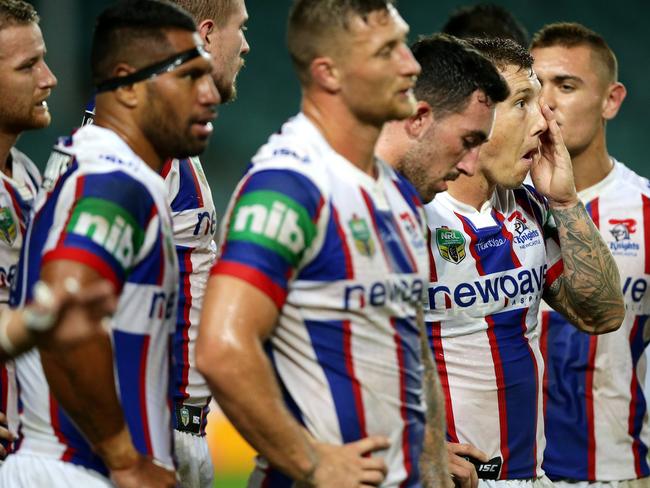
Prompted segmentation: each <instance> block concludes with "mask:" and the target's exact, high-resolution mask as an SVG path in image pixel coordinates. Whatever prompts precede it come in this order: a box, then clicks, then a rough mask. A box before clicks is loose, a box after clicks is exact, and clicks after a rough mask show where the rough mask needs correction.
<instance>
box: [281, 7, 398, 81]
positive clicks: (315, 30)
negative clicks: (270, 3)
mask: <svg viewBox="0 0 650 488" xmlns="http://www.w3.org/2000/svg"><path fill="white" fill-rule="evenodd" d="M392 3H393V0H295V1H294V3H293V5H292V7H291V11H290V12H289V25H288V27H287V45H288V48H289V54H290V55H291V60H292V61H293V65H294V67H295V69H296V72H297V73H298V77H299V78H300V81H301V83H303V84H308V83H309V81H310V80H311V78H310V75H309V65H310V64H311V62H312V61H313V60H314V59H315V58H317V57H318V56H321V55H322V54H323V44H324V42H325V41H326V40H329V39H333V38H335V37H336V36H337V34H338V33H339V32H340V31H347V30H348V28H349V21H350V17H352V16H354V15H356V16H359V17H361V18H362V19H364V20H365V19H366V18H367V17H368V14H370V13H371V12H375V11H377V10H388V6H389V5H391V4H392ZM337 31H338V32H337Z"/></svg>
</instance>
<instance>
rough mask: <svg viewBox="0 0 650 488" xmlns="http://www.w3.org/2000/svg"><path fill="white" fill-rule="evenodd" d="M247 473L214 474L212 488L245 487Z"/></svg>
mask: <svg viewBox="0 0 650 488" xmlns="http://www.w3.org/2000/svg"><path fill="white" fill-rule="evenodd" d="M246 481H248V475H224V474H221V475H215V479H214V488H246Z"/></svg>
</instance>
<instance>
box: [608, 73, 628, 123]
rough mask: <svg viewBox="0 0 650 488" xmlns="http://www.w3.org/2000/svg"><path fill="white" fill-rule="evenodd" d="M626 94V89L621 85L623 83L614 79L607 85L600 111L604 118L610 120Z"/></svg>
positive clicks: (614, 115)
mask: <svg viewBox="0 0 650 488" xmlns="http://www.w3.org/2000/svg"><path fill="white" fill-rule="evenodd" d="M626 95H627V90H626V89H625V85H623V83H620V82H618V81H616V82H614V83H611V84H610V85H609V87H607V96H606V98H605V100H603V112H602V113H603V118H604V119H605V120H611V119H613V118H614V117H616V114H617V113H618V110H619V109H620V108H621V105H622V104H623V100H625V96H626Z"/></svg>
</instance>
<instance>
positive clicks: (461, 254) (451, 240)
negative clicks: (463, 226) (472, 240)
mask: <svg viewBox="0 0 650 488" xmlns="http://www.w3.org/2000/svg"><path fill="white" fill-rule="evenodd" d="M436 244H437V246H438V251H439V252H440V256H442V259H444V260H445V261H449V262H450V263H453V264H458V263H460V262H461V261H462V260H463V259H465V256H466V255H467V254H466V253H465V236H464V235H463V234H462V232H460V231H458V230H454V229H450V228H448V227H439V228H437V229H436Z"/></svg>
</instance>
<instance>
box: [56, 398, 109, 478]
mask: <svg viewBox="0 0 650 488" xmlns="http://www.w3.org/2000/svg"><path fill="white" fill-rule="evenodd" d="M57 421H58V425H59V433H60V435H57V437H59V439H61V437H63V438H64V439H65V441H66V444H67V446H68V452H72V456H71V457H70V458H66V459H65V461H66V462H69V463H72V464H76V465H79V466H84V467H86V468H90V469H94V470H95V471H97V472H99V473H101V474H103V475H104V476H108V469H107V468H106V466H105V465H104V462H103V461H102V460H101V458H100V457H99V456H97V455H96V454H95V453H94V452H93V450H92V448H91V447H90V444H88V442H86V439H85V438H84V436H83V435H82V434H81V432H79V430H78V429H77V426H76V425H75V424H74V423H73V422H72V421H71V420H70V418H69V417H68V415H67V414H66V413H65V411H64V410H63V409H62V408H61V407H60V406H59V407H58V408H57Z"/></svg>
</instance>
